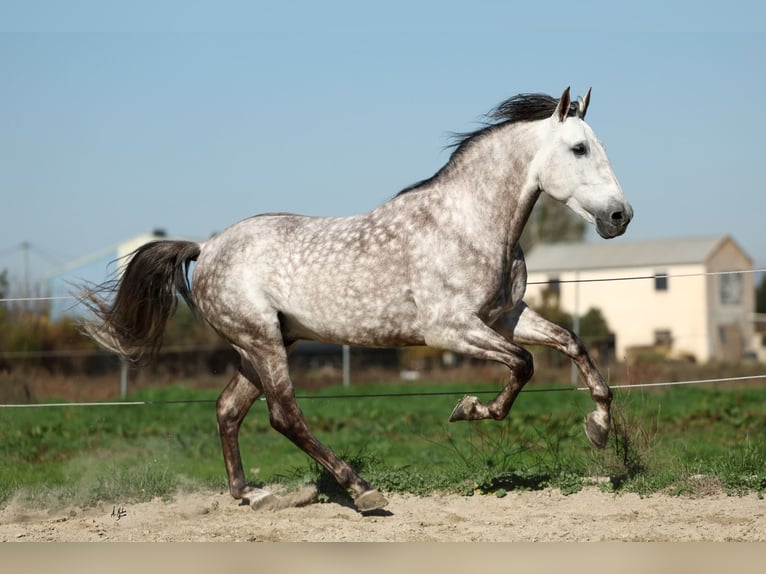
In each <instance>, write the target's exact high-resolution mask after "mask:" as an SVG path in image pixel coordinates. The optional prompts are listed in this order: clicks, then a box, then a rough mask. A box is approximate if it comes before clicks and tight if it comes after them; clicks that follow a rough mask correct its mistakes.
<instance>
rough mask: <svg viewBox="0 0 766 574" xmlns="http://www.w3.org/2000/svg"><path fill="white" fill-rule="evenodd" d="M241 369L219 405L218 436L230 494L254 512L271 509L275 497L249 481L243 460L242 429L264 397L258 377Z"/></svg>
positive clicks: (225, 390) (222, 396)
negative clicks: (249, 506) (260, 509)
mask: <svg viewBox="0 0 766 574" xmlns="http://www.w3.org/2000/svg"><path fill="white" fill-rule="evenodd" d="M243 371H244V369H240V370H239V371H238V372H237V373H235V375H234V376H233V377H232V379H231V381H229V384H228V385H226V388H225V389H224V390H223V392H222V393H221V395H220V396H219V397H218V401H217V402H216V418H217V420H218V434H219V435H220V438H221V449H222V451H223V460H224V464H225V465H226V475H227V477H228V480H229V492H230V493H231V495H232V496H233V497H234V498H235V499H236V500H242V501H243V502H245V503H247V504H250V505H251V506H252V507H253V508H260V507H262V506H265V505H267V504H268V503H269V502H270V501H272V499H273V495H272V494H271V493H270V492H269V491H267V490H263V489H261V488H256V487H255V486H252V485H251V484H250V483H249V482H248V481H247V478H246V477H245V471H244V468H243V466H242V456H241V455H240V451H239V429H240V427H241V426H242V421H243V420H244V418H245V416H246V415H247V412H248V411H249V410H250V407H251V406H252V405H253V403H254V402H255V401H256V399H258V397H259V396H260V395H261V394H262V390H261V388H260V387H259V385H260V381H258V379H257V377H255V376H251V377H250V378H248V377H247V376H245V374H244V372H243Z"/></svg>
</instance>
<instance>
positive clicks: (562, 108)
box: [553, 87, 570, 122]
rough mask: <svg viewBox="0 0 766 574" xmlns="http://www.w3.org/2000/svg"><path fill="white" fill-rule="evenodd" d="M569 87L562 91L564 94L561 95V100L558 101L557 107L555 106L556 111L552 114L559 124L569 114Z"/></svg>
mask: <svg viewBox="0 0 766 574" xmlns="http://www.w3.org/2000/svg"><path fill="white" fill-rule="evenodd" d="M569 104H570V99H569V87H567V89H566V90H564V93H563V94H561V99H560V100H559V105H558V106H556V111H555V112H554V114H553V115H554V116H556V117H557V118H558V119H559V121H560V122H563V121H564V120H565V119H566V117H567V114H568V113H569Z"/></svg>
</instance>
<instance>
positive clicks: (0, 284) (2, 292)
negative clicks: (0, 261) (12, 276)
mask: <svg viewBox="0 0 766 574" xmlns="http://www.w3.org/2000/svg"><path fill="white" fill-rule="evenodd" d="M7 296H8V270H7V269H3V270H2V272H0V299H4V298H5V297H7Z"/></svg>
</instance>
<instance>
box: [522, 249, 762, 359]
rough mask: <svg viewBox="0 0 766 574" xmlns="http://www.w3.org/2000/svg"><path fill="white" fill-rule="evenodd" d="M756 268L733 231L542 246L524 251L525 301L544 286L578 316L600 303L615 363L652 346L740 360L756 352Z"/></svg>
mask: <svg viewBox="0 0 766 574" xmlns="http://www.w3.org/2000/svg"><path fill="white" fill-rule="evenodd" d="M752 268H753V263H752V260H751V259H750V257H749V256H748V255H747V254H746V253H745V252H744V251H743V250H742V248H741V247H740V246H739V245H738V244H737V243H736V242H735V241H734V240H733V239H732V238H731V237H729V236H713V237H692V238H675V239H663V240H647V241H625V240H616V241H599V242H598V243H559V244H544V245H539V246H536V247H535V248H533V249H532V250H531V252H530V253H529V254H528V255H527V269H528V273H529V277H528V287H527V296H526V302H527V303H528V304H529V305H530V306H532V307H534V306H535V305H538V304H539V303H540V302H541V301H542V295H543V291H544V290H546V289H547V290H549V292H550V293H552V294H553V295H557V296H558V301H559V305H560V307H561V309H562V310H564V311H566V312H568V313H571V314H573V315H578V314H579V315H582V314H584V313H585V312H587V310H588V309H590V308H598V309H599V310H600V311H601V312H602V314H603V315H604V318H605V319H606V321H607V323H608V324H609V326H610V328H611V330H612V331H613V332H614V334H615V338H616V340H615V354H616V358H617V360H623V359H625V358H626V357H627V356H628V352H629V351H630V350H631V349H634V348H646V347H654V348H661V349H663V350H664V351H666V352H668V354H669V355H670V356H679V357H689V358H694V359H695V360H697V361H701V362H706V361H710V360H721V361H736V360H739V359H741V358H742V357H743V356H744V355H745V354H746V353H748V352H752V351H757V350H756V349H752V348H751V345H752V343H753V341H755V340H756V339H755V337H754V328H753V323H752V317H753V312H754V311H755V288H754V277H753V274H752V273H747V271H752ZM742 271H745V273H741V272H742ZM725 272H735V273H725Z"/></svg>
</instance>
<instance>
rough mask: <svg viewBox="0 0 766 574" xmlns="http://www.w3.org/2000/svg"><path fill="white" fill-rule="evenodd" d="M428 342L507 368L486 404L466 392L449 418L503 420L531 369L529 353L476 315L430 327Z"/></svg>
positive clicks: (532, 368)
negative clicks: (502, 383)
mask: <svg viewBox="0 0 766 574" xmlns="http://www.w3.org/2000/svg"><path fill="white" fill-rule="evenodd" d="M426 342H427V344H428V345H431V346H434V347H437V348H441V349H445V350H449V351H454V352H456V353H461V354H463V355H468V356H470V357H473V358H475V359H484V360H489V361H496V362H498V363H502V364H504V365H505V366H507V367H508V369H509V370H510V377H509V379H508V382H507V383H506V384H505V386H504V387H503V389H502V390H501V391H500V392H499V393H498V394H497V396H495V398H494V399H492V400H491V401H489V402H488V403H487V404H484V403H482V402H481V400H480V399H479V398H478V397H475V396H470V395H469V396H465V397H463V398H462V399H461V400H460V402H458V404H457V405H456V406H455V408H454V409H453V410H452V414H451V415H450V418H449V420H450V422H455V421H466V420H484V419H494V420H502V419H504V418H505V417H506V416H508V413H509V412H510V410H511V407H512V406H513V403H514V401H515V400H516V397H517V396H518V395H519V393H520V392H521V389H522V388H524V385H525V384H527V382H529V380H530V379H531V378H532V374H533V372H534V362H533V360H532V355H531V354H530V353H529V351H527V350H526V349H524V348H522V347H520V346H518V345H516V344H514V343H512V342H510V341H508V340H507V339H506V338H505V337H503V336H502V335H500V334H499V333H497V332H496V331H495V330H493V329H492V328H491V327H489V326H487V325H486V324H485V323H484V322H483V321H482V320H481V319H479V317H477V316H476V315H473V314H471V315H467V316H463V317H455V318H453V321H452V324H451V325H449V326H446V327H445V326H440V327H439V328H438V329H433V330H432V331H431V332H430V333H429V334H428V336H427V337H426Z"/></svg>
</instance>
